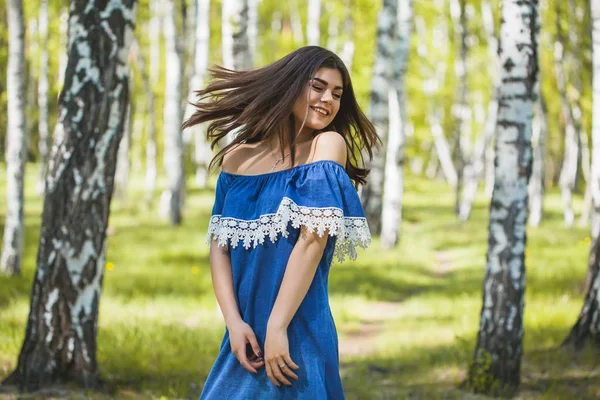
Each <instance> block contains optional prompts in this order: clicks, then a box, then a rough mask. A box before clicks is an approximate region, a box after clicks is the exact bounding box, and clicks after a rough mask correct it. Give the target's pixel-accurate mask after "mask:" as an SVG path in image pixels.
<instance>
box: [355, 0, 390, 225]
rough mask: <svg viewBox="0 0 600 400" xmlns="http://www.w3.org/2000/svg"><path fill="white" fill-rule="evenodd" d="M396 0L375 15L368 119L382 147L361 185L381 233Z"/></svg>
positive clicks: (372, 220)
mask: <svg viewBox="0 0 600 400" xmlns="http://www.w3.org/2000/svg"><path fill="white" fill-rule="evenodd" d="M397 3H398V0H384V2H383V7H382V8H381V11H379V15H378V16H377V55H376V57H375V64H374V65H373V77H372V79H371V104H370V114H371V121H372V122H373V124H374V125H375V127H376V128H377V134H378V135H379V137H380V138H381V140H382V142H383V146H382V150H381V151H378V150H374V152H373V160H371V161H369V162H367V168H368V169H370V170H371V172H370V174H369V182H368V183H367V184H366V185H364V186H363V188H362V192H361V198H362V203H363V207H364V209H365V214H366V216H367V219H368V221H369V226H370V227H371V230H372V232H373V233H374V234H375V235H378V234H380V233H381V209H382V201H383V185H384V182H385V180H384V169H385V163H386V161H385V152H386V150H387V136H388V96H389V93H388V90H389V87H390V84H391V77H392V61H393V55H394V54H395V52H394V37H395V31H396V15H397V10H398V4H397Z"/></svg>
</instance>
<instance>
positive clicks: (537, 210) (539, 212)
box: [527, 0, 548, 226]
mask: <svg viewBox="0 0 600 400" xmlns="http://www.w3.org/2000/svg"><path fill="white" fill-rule="evenodd" d="M542 2H543V0H542ZM539 8H540V9H542V6H541V5H540V7H539ZM540 13H541V11H540V12H538V14H537V17H538V20H537V22H536V24H537V25H540ZM539 37H540V34H539V31H538V32H537V34H536V43H537V45H538V54H539V43H540V41H539ZM537 81H538V86H537V101H536V102H535V104H534V115H533V123H532V130H533V133H532V136H533V138H532V139H533V140H532V148H533V170H532V174H531V178H530V179H529V186H528V188H527V190H528V193H529V210H530V212H529V225H531V226H539V225H540V223H541V221H542V218H543V214H544V194H545V189H546V187H545V184H546V138H547V137H548V124H547V121H548V119H547V112H546V102H545V100H544V97H543V96H542V89H541V84H540V83H539V82H540V81H541V80H540V77H539V70H538V77H537Z"/></svg>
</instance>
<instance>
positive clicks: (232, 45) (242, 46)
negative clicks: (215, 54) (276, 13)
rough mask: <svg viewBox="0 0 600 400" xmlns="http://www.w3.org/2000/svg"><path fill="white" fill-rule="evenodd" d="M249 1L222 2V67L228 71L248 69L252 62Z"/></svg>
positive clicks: (228, 0) (229, 0)
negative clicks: (249, 35)
mask: <svg viewBox="0 0 600 400" xmlns="http://www.w3.org/2000/svg"><path fill="white" fill-rule="evenodd" d="M249 1H250V0H223V9H222V19H223V25H222V35H223V36H222V40H223V65H224V66H225V68H229V69H236V70H240V69H250V68H252V67H253V66H254V60H253V58H252V54H251V53H250V40H249V38H248V24H249Z"/></svg>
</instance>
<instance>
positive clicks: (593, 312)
mask: <svg viewBox="0 0 600 400" xmlns="http://www.w3.org/2000/svg"><path fill="white" fill-rule="evenodd" d="M590 11H591V17H592V65H593V78H592V170H591V176H590V183H591V191H592V204H593V211H592V246H591V249H590V257H589V262H588V280H589V285H587V293H586V295H585V299H584V301H583V307H582V308H581V312H580V313H579V317H578V318H577V322H576V323H575V325H574V326H573V328H572V329H571V332H570V333H569V336H567V338H566V339H565V341H564V343H563V345H564V346H573V347H574V348H575V349H576V350H580V349H581V348H582V347H583V346H584V345H585V343H586V342H588V341H591V342H592V343H594V344H595V347H596V348H598V347H600V3H599V2H598V1H594V0H592V1H591V2H590Z"/></svg>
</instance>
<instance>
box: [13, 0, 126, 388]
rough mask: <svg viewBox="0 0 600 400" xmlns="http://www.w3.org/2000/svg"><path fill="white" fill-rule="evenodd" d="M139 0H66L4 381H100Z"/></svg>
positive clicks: (23, 384)
mask: <svg viewBox="0 0 600 400" xmlns="http://www.w3.org/2000/svg"><path fill="white" fill-rule="evenodd" d="M135 3H136V2H135V1H119V0H113V1H111V2H104V3H102V2H97V3H90V2H89V1H87V0H72V1H71V8H70V17H69V46H68V48H69V59H68V65H67V69H66V71H67V73H66V76H65V85H64V89H63V91H62V94H61V97H60V100H59V110H58V113H59V116H58V123H57V125H58V126H59V128H58V132H60V133H59V135H57V140H55V141H54V142H53V146H52V150H51V155H50V162H49V164H48V174H47V178H46V185H45V187H46V195H45V197H44V209H43V213H42V226H41V230H40V239H39V252H38V257H37V270H36V272H35V275H34V280H33V287H32V291H31V307H30V311H29V318H28V321H27V326H26V329H25V339H24V342H23V346H22V348H21V352H20V354H19V360H18V365H17V367H16V369H15V371H14V372H13V373H12V374H11V375H10V376H9V377H8V378H7V380H6V381H5V383H7V384H11V385H12V384H14V385H17V386H19V387H21V389H27V390H28V391H33V390H37V389H39V387H40V386H41V385H44V386H51V385H55V384H59V383H60V384H63V385H65V384H66V385H69V384H71V383H79V384H80V385H83V386H85V387H88V388H94V387H98V386H99V385H98V384H99V383H100V377H99V371H98V362H97V359H96V348H97V333H98V312H99V304H100V299H101V294H102V279H103V271H104V267H105V248H106V227H107V224H108V217H109V213H110V202H111V196H112V193H113V179H114V173H115V161H116V160H115V158H116V154H117V150H118V146H119V141H120V139H121V135H122V127H123V122H124V118H123V117H124V114H125V109H126V106H127V103H128V94H129V89H128V68H127V55H128V52H129V51H128V50H129V44H130V42H131V38H132V37H133V29H134V25H135V14H136V4H135ZM83 115H85V118H82V116H83ZM90 121H94V123H93V124H92V123H90Z"/></svg>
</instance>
